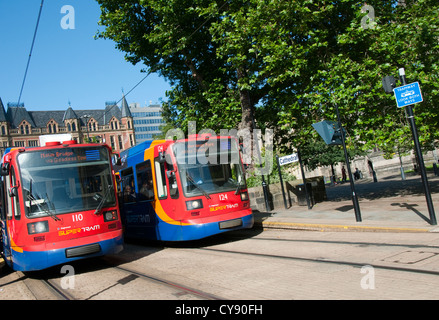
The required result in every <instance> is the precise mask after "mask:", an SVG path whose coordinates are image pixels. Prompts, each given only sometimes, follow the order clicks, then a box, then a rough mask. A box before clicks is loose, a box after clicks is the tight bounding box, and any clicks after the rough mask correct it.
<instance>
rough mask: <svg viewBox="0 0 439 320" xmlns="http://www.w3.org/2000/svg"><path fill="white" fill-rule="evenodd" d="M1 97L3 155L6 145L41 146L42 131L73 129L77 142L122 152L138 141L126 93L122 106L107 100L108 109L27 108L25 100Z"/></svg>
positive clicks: (0, 121)
mask: <svg viewBox="0 0 439 320" xmlns="http://www.w3.org/2000/svg"><path fill="white" fill-rule="evenodd" d="M7 107H8V108H7V110H5V107H4V105H3V102H2V100H1V98H0V155H3V153H4V151H5V149H6V148H7V147H36V146H39V139H38V137H39V136H40V135H47V134H58V133H70V134H71V135H72V138H73V139H74V140H76V141H77V142H78V143H84V142H87V141H95V142H100V143H106V144H108V145H109V146H110V147H111V148H112V149H113V151H116V152H120V151H122V150H125V149H127V148H129V147H131V146H133V145H135V144H136V140H135V135H134V125H133V118H132V116H131V112H130V109H129V107H128V104H127V101H126V99H125V97H123V99H122V104H121V107H120V108H119V107H118V106H117V105H116V102H106V103H105V109H92V110H74V109H73V108H72V107H71V106H69V107H68V108H67V109H66V110H50V111H28V110H26V108H25V107H24V104H20V105H17V104H13V103H8V105H7Z"/></svg>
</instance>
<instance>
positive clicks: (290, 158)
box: [279, 153, 299, 166]
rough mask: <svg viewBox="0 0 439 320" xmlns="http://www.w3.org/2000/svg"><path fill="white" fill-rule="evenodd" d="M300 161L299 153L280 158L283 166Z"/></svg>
mask: <svg viewBox="0 0 439 320" xmlns="http://www.w3.org/2000/svg"><path fill="white" fill-rule="evenodd" d="M297 161H299V156H298V154H297V153H293V154H290V155H289V156H284V157H279V164H280V165H281V166H283V165H286V164H290V163H293V162H297Z"/></svg>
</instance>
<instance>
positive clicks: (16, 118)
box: [6, 106, 36, 129]
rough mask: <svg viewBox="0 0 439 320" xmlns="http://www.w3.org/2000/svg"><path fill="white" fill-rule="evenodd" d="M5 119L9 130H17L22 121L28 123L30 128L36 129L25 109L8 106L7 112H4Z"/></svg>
mask: <svg viewBox="0 0 439 320" xmlns="http://www.w3.org/2000/svg"><path fill="white" fill-rule="evenodd" d="M6 119H7V121H9V123H10V125H11V128H13V129H15V128H18V126H19V125H20V123H21V122H23V120H26V121H27V122H29V123H30V125H31V126H32V127H36V125H35V122H34V120H33V119H32V117H31V115H30V114H29V112H27V110H26V108H25V107H11V106H8V111H7V112H6Z"/></svg>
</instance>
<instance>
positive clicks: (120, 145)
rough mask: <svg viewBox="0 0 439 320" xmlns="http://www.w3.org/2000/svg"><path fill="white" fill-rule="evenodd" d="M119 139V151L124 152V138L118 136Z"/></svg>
mask: <svg viewBox="0 0 439 320" xmlns="http://www.w3.org/2000/svg"><path fill="white" fill-rule="evenodd" d="M117 139H118V140H119V150H122V149H123V144H122V136H117Z"/></svg>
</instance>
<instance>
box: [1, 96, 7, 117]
mask: <svg viewBox="0 0 439 320" xmlns="http://www.w3.org/2000/svg"><path fill="white" fill-rule="evenodd" d="M2 121H7V119H6V112H5V107H4V106H3V102H2V99H1V98H0V122H2Z"/></svg>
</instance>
